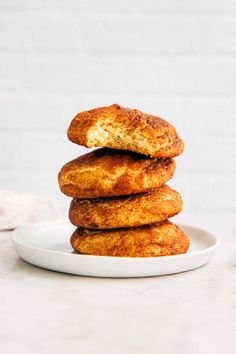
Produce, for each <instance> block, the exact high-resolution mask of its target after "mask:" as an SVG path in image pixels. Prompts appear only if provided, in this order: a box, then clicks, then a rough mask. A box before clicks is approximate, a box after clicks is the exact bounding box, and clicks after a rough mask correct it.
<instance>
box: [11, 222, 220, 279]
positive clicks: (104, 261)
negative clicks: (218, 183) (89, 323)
mask: <svg viewBox="0 0 236 354" xmlns="http://www.w3.org/2000/svg"><path fill="white" fill-rule="evenodd" d="M180 226H181V228H182V229H183V230H184V231H185V232H186V234H187V235H188V236H189V238H190V242H191V247H190V248H189V251H188V252H187V253H186V254H183V255H178V256H167V257H150V258H145V257H143V258H131V257H130V258H129V257H104V256H87V255H81V254H75V253H73V250H72V248H71V246H70V235H71V234H72V232H73V231H74V226H72V225H70V224H69V222H68V221H65V220H56V221H50V222H44V223H35V224H28V225H25V226H21V227H20V228H18V229H17V230H15V231H13V233H12V241H13V244H14V246H15V249H16V252H17V253H18V255H19V256H20V257H21V258H22V259H24V260H25V261H27V262H29V263H31V264H34V265H36V266H39V267H42V268H46V269H50V270H54V271H58V272H63V273H70V274H77V275H85V276H95V277H125V278H126V277H146V276H156V275H164V274H173V273H179V272H184V271H187V270H191V269H194V268H198V267H201V266H202V265H204V264H206V263H207V262H209V260H210V258H211V256H212V254H213V252H214V251H215V250H216V248H217V246H218V244H219V240H218V239H217V237H216V236H214V235H212V234H210V233H209V232H207V231H204V230H201V229H198V228H196V227H192V226H187V225H180Z"/></svg>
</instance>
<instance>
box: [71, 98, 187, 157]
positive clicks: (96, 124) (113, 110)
mask: <svg viewBox="0 0 236 354" xmlns="http://www.w3.org/2000/svg"><path fill="white" fill-rule="evenodd" d="M67 135H68V138H69V139H70V140H71V141H72V142H74V143H76V144H79V145H83V146H86V147H96V146H98V147H108V148H112V149H119V150H128V151H134V152H136V153H139V154H143V155H148V156H151V157H162V158H167V157H174V156H177V155H180V154H181V153H182V152H183V150H184V143H183V141H182V140H181V138H180V137H179V136H178V134H177V132H176V130H175V128H174V127H173V126H172V125H171V124H170V123H168V122H166V121H165V120H164V119H162V118H159V117H156V116H153V115H150V114H146V113H144V112H141V111H139V110H137V109H129V108H124V107H121V106H119V105H118V104H113V105H111V106H108V107H100V108H95V109H92V110H89V111H85V112H81V113H78V114H77V115H76V116H75V118H74V119H73V120H72V122H71V124H70V126H69V128H68V131H67Z"/></svg>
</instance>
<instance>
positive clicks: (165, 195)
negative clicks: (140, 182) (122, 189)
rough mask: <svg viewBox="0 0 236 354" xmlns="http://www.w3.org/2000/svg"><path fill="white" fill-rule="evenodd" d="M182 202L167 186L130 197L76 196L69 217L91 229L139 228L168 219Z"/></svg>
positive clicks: (77, 224) (179, 209)
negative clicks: (86, 197) (83, 197)
mask: <svg viewBox="0 0 236 354" xmlns="http://www.w3.org/2000/svg"><path fill="white" fill-rule="evenodd" d="M182 204H183V203H182V200H181V196H180V194H179V193H178V192H176V191H174V190H173V189H171V188H170V187H168V186H166V185H164V186H162V187H159V188H157V189H153V190H150V191H148V192H146V193H141V194H133V195H130V196H122V197H110V198H102V199H101V198H97V199H73V200H72V202H71V205H70V211H69V218H70V221H71V223H72V224H74V225H75V226H79V227H83V228H88V229H114V228H126V227H137V226H141V225H148V224H153V223H158V222H161V221H164V220H167V219H168V218H170V217H171V216H174V215H176V214H178V213H179V212H180V211H181V210H182Z"/></svg>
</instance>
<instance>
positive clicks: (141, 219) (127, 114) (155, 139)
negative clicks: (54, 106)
mask: <svg viewBox="0 0 236 354" xmlns="http://www.w3.org/2000/svg"><path fill="white" fill-rule="evenodd" d="M68 138H69V139H70V140H71V141H72V142H74V143H76V144H79V145H83V146H86V147H101V149H97V150H93V151H92V152H90V153H88V154H85V155H83V156H80V157H78V158H76V159H75V160H73V161H70V162H68V163H67V164H66V165H64V166H63V167H62V169H61V171H60V172H59V176H58V180H59V186H60V189H61V191H62V192H63V193H64V194H66V195H67V196H69V197H72V198H73V199H72V202H71V205H70V211H69V218H70V221H71V223H72V224H74V225H75V226H76V227H77V228H76V230H75V231H74V233H73V234H72V236H71V245H72V247H73V248H74V250H75V251H76V252H78V253H82V254H89V255H101V256H120V257H122V256H123V257H157V256H168V255H176V254H181V253H186V252H187V250H188V247H189V240H188V237H187V236H186V235H185V234H184V232H183V231H182V230H181V229H180V228H179V227H178V226H177V225H175V224H173V223H171V222H170V221H168V219H169V218H170V217H172V216H174V215H176V214H178V213H179V212H180V211H181V210H182V200H181V197H180V195H179V193H178V192H176V191H174V190H173V189H171V188H170V187H168V186H167V185H166V184H165V183H166V182H167V181H168V180H170V179H171V178H172V177H173V174H174V171H175V162H174V160H173V157H175V156H177V155H179V154H181V153H182V152H183V149H184V144H183V142H182V140H181V139H180V137H179V136H178V134H177V132H176V130H175V128H174V127H173V126H172V125H170V124H169V123H167V122H166V121H164V120H163V119H161V118H159V117H155V116H152V115H149V114H146V113H143V112H141V111H138V110H136V109H128V108H123V107H121V106H119V105H117V104H114V105H112V106H109V107H101V108H96V109H92V110H90V111H86V112H82V113H79V114H78V115H77V116H76V117H75V118H74V119H73V120H72V122H71V124H70V126H69V128H68Z"/></svg>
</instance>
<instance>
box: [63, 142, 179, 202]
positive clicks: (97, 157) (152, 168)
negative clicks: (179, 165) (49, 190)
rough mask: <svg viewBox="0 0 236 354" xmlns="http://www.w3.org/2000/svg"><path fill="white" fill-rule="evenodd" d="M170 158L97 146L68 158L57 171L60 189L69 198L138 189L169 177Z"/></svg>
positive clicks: (171, 172) (161, 183)
mask: <svg viewBox="0 0 236 354" xmlns="http://www.w3.org/2000/svg"><path fill="white" fill-rule="evenodd" d="M174 171H175V162H174V160H173V159H157V158H155V159H150V158H148V157H146V156H143V155H138V154H135V153H132V152H128V151H119V150H113V149H105V148H103V149H97V150H94V151H92V152H90V153H88V154H85V155H83V156H80V157H78V158H77V159H75V160H73V161H70V162H68V163H67V164H66V165H64V166H63V167H62V169H61V171H60V172H59V175H58V181H59V186H60V189H61V191H62V192H63V193H64V194H66V195H68V196H70V197H73V198H98V197H111V196H118V195H128V194H135V193H142V192H145V191H147V190H149V189H153V188H157V187H159V186H161V185H163V184H164V183H166V182H167V181H168V180H169V179H171V178H172V176H173V174H174Z"/></svg>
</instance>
